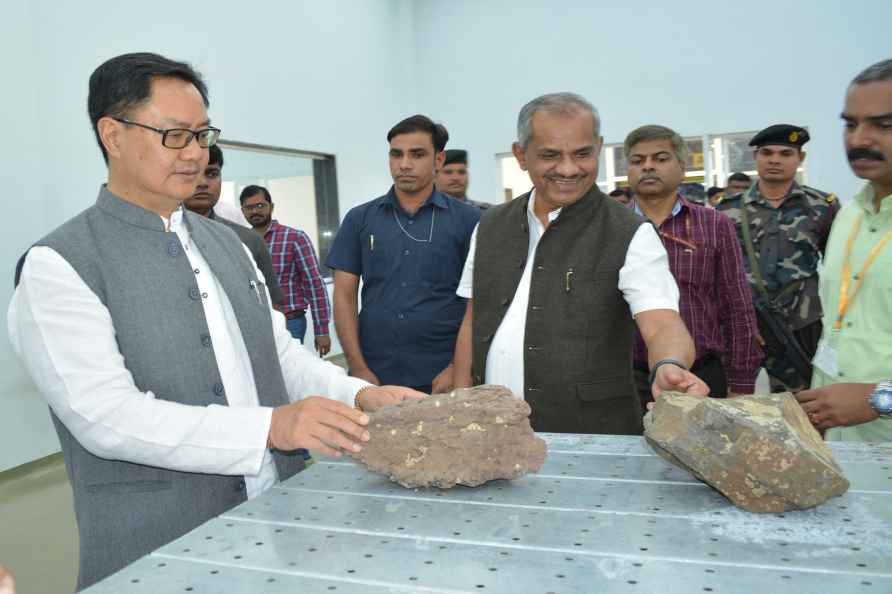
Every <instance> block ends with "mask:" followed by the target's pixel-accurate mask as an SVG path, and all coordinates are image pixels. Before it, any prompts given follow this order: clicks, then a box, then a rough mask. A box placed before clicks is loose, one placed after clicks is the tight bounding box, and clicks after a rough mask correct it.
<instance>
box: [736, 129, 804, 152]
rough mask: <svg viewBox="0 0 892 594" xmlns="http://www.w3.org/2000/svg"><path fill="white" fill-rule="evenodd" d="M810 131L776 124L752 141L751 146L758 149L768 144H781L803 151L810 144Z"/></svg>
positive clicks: (754, 137)
mask: <svg viewBox="0 0 892 594" xmlns="http://www.w3.org/2000/svg"><path fill="white" fill-rule="evenodd" d="M809 138H810V137H809V135H808V130H806V129H805V128H800V127H799V126H792V125H790V124H775V125H773V126H768V127H767V128H765V129H764V130H762V131H761V132H759V133H758V134H756V135H755V136H753V138H752V140H750V146H754V147H756V148H758V147H760V146H765V145H766V144H781V145H784V146H792V147H793V148H797V149H801V148H802V145H803V144H805V143H806V142H808V139H809Z"/></svg>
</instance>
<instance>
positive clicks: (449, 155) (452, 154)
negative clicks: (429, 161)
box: [443, 149, 468, 166]
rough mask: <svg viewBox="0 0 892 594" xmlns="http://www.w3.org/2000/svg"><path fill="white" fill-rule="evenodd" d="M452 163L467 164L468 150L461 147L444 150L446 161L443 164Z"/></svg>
mask: <svg viewBox="0 0 892 594" xmlns="http://www.w3.org/2000/svg"><path fill="white" fill-rule="evenodd" d="M453 163H461V164H463V165H467V164H468V151H463V150H461V149H449V150H447V151H446V161H445V162H444V163H443V165H444V166H446V165H452V164H453Z"/></svg>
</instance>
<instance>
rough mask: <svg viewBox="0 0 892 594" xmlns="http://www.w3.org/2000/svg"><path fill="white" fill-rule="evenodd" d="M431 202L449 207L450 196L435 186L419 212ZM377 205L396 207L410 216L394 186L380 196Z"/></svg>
mask: <svg viewBox="0 0 892 594" xmlns="http://www.w3.org/2000/svg"><path fill="white" fill-rule="evenodd" d="M429 204H430V205H433V206H436V207H438V208H443V209H448V208H449V198H447V197H446V195H445V194H443V193H442V192H440V191H439V190H437V189H436V188H434V190H433V191H432V192H431V195H430V196H428V197H427V200H425V201H424V203H423V204H422V205H421V207H419V209H418V211H417V212H421V209H422V208H424V207H425V206H427V205H429ZM375 206H376V207H377V208H384V207H386V206H389V207H391V208H396V209H397V212H401V213H403V214H404V215H406V216H407V217H408V216H409V214H408V213H407V212H406V211H405V209H404V208H403V207H402V206H400V203H399V201H398V200H397V199H396V191H395V190H394V188H393V186H390V190H389V191H388V192H387V193H386V194H384V195H383V196H381V197H380V198H378V203H377V204H376V205H375ZM417 212H416V214H417Z"/></svg>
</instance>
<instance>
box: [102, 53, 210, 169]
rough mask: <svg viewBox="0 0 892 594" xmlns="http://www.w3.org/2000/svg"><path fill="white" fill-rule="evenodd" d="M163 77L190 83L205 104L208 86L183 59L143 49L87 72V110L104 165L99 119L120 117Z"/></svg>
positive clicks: (146, 96) (148, 95)
mask: <svg viewBox="0 0 892 594" xmlns="http://www.w3.org/2000/svg"><path fill="white" fill-rule="evenodd" d="M163 77H171V78H178V79H180V80H183V81H186V82H188V83H192V85H193V86H195V88H196V89H197V90H198V92H199V93H200V94H201V98H202V100H203V101H204V105H205V107H207V106H208V105H209V102H208V88H207V85H205V84H204V81H203V80H202V79H201V74H199V73H198V72H197V71H195V70H194V69H193V68H192V66H190V65H189V64H187V63H186V62H176V61H174V60H170V59H168V58H165V57H164V56H159V55H158V54H150V53H146V52H142V53H135V54H123V55H121V56H117V57H115V58H112V59H110V60H107V61H106V62H104V63H102V65H100V66H99V68H97V69H96V70H94V71H93V74H91V75H90V90H89V94H88V95H87V113H88V114H89V116H90V123H91V124H92V125H93V134H95V135H96V142H98V143H99V148H100V150H101V151H102V158H103V159H105V162H106V164H107V163H108V152H107V151H106V150H105V147H104V146H103V145H102V139H101V138H99V128H98V126H97V124H98V122H99V120H100V118H103V117H106V116H116V117H122V116H124V115H125V114H126V113H127V110H129V109H132V108H134V107H137V106H139V105H140V104H141V103H143V102H145V101H146V100H147V99H149V97H150V96H151V94H152V81H153V80H154V79H155V78H163Z"/></svg>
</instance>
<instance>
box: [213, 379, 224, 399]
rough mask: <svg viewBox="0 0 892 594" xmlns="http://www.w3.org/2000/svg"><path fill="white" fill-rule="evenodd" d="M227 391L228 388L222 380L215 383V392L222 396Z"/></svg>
mask: <svg viewBox="0 0 892 594" xmlns="http://www.w3.org/2000/svg"><path fill="white" fill-rule="evenodd" d="M225 393H226V388H224V387H223V384H222V383H221V382H217V383H216V384H214V394H216V395H217V396H222V395H223V394H225Z"/></svg>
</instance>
